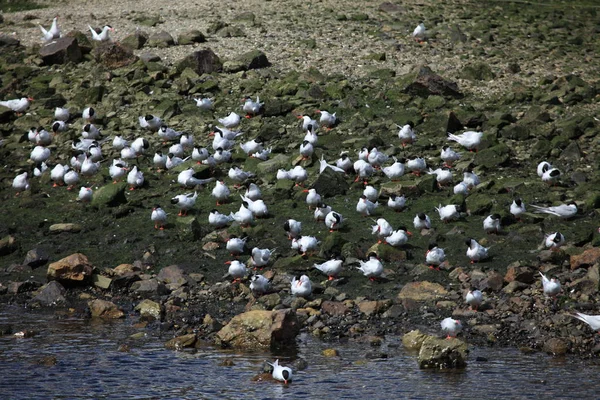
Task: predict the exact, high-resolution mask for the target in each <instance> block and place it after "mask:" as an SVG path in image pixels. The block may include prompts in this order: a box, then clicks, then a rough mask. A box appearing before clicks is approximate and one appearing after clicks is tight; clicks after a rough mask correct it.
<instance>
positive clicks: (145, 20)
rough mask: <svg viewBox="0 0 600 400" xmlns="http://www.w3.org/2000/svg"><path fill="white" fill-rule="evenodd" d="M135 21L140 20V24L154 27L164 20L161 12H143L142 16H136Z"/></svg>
mask: <svg viewBox="0 0 600 400" xmlns="http://www.w3.org/2000/svg"><path fill="white" fill-rule="evenodd" d="M134 21H136V22H139V24H140V25H144V26H149V27H154V26H156V25H158V24H162V23H163V22H164V21H163V19H162V17H161V16H160V14H148V13H142V14H141V15H140V16H138V17H136V18H135V19H134Z"/></svg>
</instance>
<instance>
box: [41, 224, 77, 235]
mask: <svg viewBox="0 0 600 400" xmlns="http://www.w3.org/2000/svg"><path fill="white" fill-rule="evenodd" d="M81 229H82V228H81V225H79V224H72V223H66V224H52V225H50V227H49V228H48V232H50V233H63V232H70V233H77V232H81Z"/></svg>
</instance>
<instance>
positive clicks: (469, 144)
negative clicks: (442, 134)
mask: <svg viewBox="0 0 600 400" xmlns="http://www.w3.org/2000/svg"><path fill="white" fill-rule="evenodd" d="M482 138H483V132H475V131H467V132H464V133H463V134H462V135H454V134H452V133H450V132H448V140H453V141H455V142H457V143H458V144H460V145H461V146H463V147H464V148H466V149H467V150H470V151H473V150H475V151H477V149H478V148H479V145H480V144H481V139H482Z"/></svg>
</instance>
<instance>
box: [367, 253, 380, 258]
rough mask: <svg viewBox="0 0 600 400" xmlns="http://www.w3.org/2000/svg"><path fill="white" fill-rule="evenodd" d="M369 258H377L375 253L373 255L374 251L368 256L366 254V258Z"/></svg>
mask: <svg viewBox="0 0 600 400" xmlns="http://www.w3.org/2000/svg"><path fill="white" fill-rule="evenodd" d="M371 257H375V258H379V257H378V256H377V253H375V252H374V251H372V252H370V253H369V254H367V258H371Z"/></svg>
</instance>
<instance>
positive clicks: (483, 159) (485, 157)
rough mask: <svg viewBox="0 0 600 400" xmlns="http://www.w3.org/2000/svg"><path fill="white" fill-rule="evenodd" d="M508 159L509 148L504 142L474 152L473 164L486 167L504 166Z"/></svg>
mask: <svg viewBox="0 0 600 400" xmlns="http://www.w3.org/2000/svg"><path fill="white" fill-rule="evenodd" d="M509 161H510V148H509V147H508V146H507V145H505V144H499V145H496V146H492V147H488V148H487V149H483V150H480V151H478V152H477V154H475V164H476V165H478V166H481V167H484V168H487V169H493V168H496V167H498V166H504V165H506V164H508V162H509Z"/></svg>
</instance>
